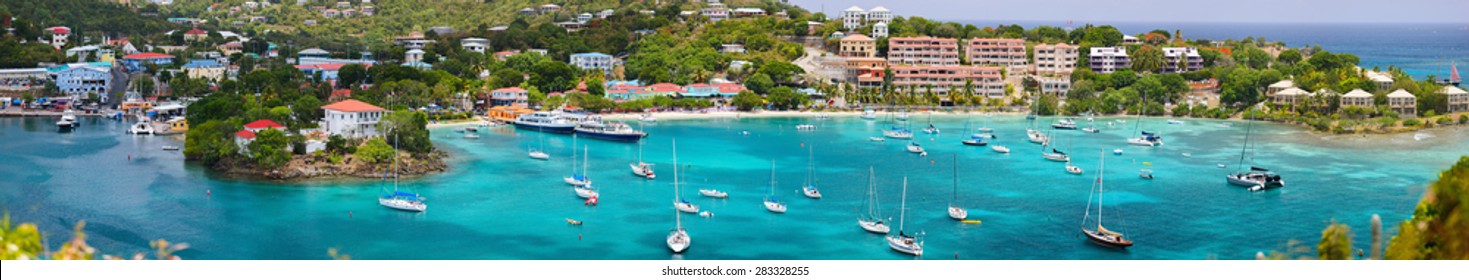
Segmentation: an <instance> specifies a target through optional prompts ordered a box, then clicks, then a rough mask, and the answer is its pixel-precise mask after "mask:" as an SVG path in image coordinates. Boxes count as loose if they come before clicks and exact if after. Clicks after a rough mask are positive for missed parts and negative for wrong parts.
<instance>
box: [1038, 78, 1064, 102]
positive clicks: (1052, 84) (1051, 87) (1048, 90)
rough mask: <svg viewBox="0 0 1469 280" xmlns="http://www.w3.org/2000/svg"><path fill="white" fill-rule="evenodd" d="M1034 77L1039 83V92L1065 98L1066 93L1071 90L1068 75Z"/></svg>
mask: <svg viewBox="0 0 1469 280" xmlns="http://www.w3.org/2000/svg"><path fill="white" fill-rule="evenodd" d="M1035 79H1036V82H1037V83H1039V84H1040V88H1041V93H1044V94H1050V95H1054V96H1056V97H1060V98H1066V93H1067V92H1070V91H1071V76H1069V75H1065V76H1057V77H1045V76H1038V77H1035Z"/></svg>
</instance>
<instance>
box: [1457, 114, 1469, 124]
mask: <svg viewBox="0 0 1469 280" xmlns="http://www.w3.org/2000/svg"><path fill="white" fill-rule="evenodd" d="M1465 123H1469V115H1459V124H1465Z"/></svg>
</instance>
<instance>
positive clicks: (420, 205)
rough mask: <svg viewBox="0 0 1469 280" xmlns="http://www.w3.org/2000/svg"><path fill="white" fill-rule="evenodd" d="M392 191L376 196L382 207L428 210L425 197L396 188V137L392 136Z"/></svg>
mask: <svg viewBox="0 0 1469 280" xmlns="http://www.w3.org/2000/svg"><path fill="white" fill-rule="evenodd" d="M392 169H393V193H386V194H383V195H382V196H379V197H378V198H377V204H378V205H382V206H384V207H388V208H393V209H398V210H403V211H410V212H423V211H427V210H428V204H425V203H424V202H423V201H424V200H425V198H423V197H422V196H419V195H418V194H417V193H411V192H404V191H399V190H398V138H397V137H393V165H392Z"/></svg>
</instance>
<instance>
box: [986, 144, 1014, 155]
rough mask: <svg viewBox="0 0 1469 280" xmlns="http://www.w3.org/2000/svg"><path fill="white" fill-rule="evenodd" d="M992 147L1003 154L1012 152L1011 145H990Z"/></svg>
mask: <svg viewBox="0 0 1469 280" xmlns="http://www.w3.org/2000/svg"><path fill="white" fill-rule="evenodd" d="M990 149H991V150H995V152H996V153H1001V154H1008V153H1010V148H1009V147H1005V146H1003V145H990Z"/></svg>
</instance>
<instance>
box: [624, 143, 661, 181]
mask: <svg viewBox="0 0 1469 280" xmlns="http://www.w3.org/2000/svg"><path fill="white" fill-rule="evenodd" d="M628 167H631V168H632V174H633V175H638V177H643V178H648V179H653V178H655V177H657V175H655V174H653V164H652V163H647V162H644V161H643V141H638V162H636V163H630V164H628Z"/></svg>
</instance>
